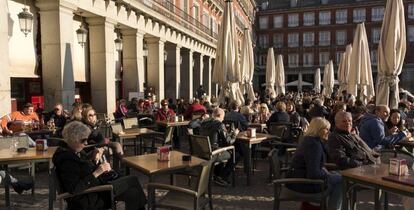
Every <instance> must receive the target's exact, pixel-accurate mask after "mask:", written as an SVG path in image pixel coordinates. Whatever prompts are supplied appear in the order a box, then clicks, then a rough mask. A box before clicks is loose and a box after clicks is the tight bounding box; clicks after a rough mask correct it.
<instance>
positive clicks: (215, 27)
mask: <svg viewBox="0 0 414 210" xmlns="http://www.w3.org/2000/svg"><path fill="white" fill-rule="evenodd" d="M212 30H213V33H215V34H216V33H218V25H217V21H216V19H215V18H212Z"/></svg>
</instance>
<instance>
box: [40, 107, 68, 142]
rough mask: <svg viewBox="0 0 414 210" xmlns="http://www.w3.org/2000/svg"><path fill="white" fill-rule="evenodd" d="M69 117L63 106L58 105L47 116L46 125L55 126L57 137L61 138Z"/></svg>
mask: <svg viewBox="0 0 414 210" xmlns="http://www.w3.org/2000/svg"><path fill="white" fill-rule="evenodd" d="M66 119H67V116H66V115H65V113H64V110H63V105H62V104H60V103H57V104H56V105H55V107H54V109H53V111H51V112H50V113H49V114H48V115H46V116H45V123H46V124H47V125H48V126H54V127H55V128H56V134H57V136H61V132H62V129H63V127H64V126H65V124H66Z"/></svg>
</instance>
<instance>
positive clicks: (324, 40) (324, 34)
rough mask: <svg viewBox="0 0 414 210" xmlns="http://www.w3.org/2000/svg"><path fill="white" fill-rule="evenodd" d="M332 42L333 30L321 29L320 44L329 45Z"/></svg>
mask: <svg viewBox="0 0 414 210" xmlns="http://www.w3.org/2000/svg"><path fill="white" fill-rule="evenodd" d="M330 43H331V32H329V31H321V32H319V45H320V46H327V45H329V44H330Z"/></svg>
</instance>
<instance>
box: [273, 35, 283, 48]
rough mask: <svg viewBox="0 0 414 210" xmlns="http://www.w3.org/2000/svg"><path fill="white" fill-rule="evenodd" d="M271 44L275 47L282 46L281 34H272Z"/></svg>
mask: <svg viewBox="0 0 414 210" xmlns="http://www.w3.org/2000/svg"><path fill="white" fill-rule="evenodd" d="M273 46H274V47H276V48H281V47H283V34H273Z"/></svg>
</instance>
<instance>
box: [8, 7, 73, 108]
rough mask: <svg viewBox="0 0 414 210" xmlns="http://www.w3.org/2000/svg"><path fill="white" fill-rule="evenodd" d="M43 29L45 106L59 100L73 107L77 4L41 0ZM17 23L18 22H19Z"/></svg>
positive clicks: (49, 106) (68, 106)
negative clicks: (75, 13) (74, 27)
mask: <svg viewBox="0 0 414 210" xmlns="http://www.w3.org/2000/svg"><path fill="white" fill-rule="evenodd" d="M36 6H38V7H39V8H40V22H41V24H40V30H41V34H42V36H41V44H42V80H43V95H44V97H45V98H44V99H45V107H46V109H51V108H52V107H53V106H54V104H55V103H57V102H60V103H62V104H63V106H64V107H65V109H70V108H71V106H72V103H73V102H74V100H75V99H74V95H75V82H74V72H73V48H72V44H73V43H76V44H77V40H74V37H73V31H72V30H73V11H74V10H75V9H76V7H75V6H73V5H72V6H71V5H70V4H65V6H63V5H59V2H58V1H42V2H38V3H37V4H36ZM16 24H18V23H16Z"/></svg>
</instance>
